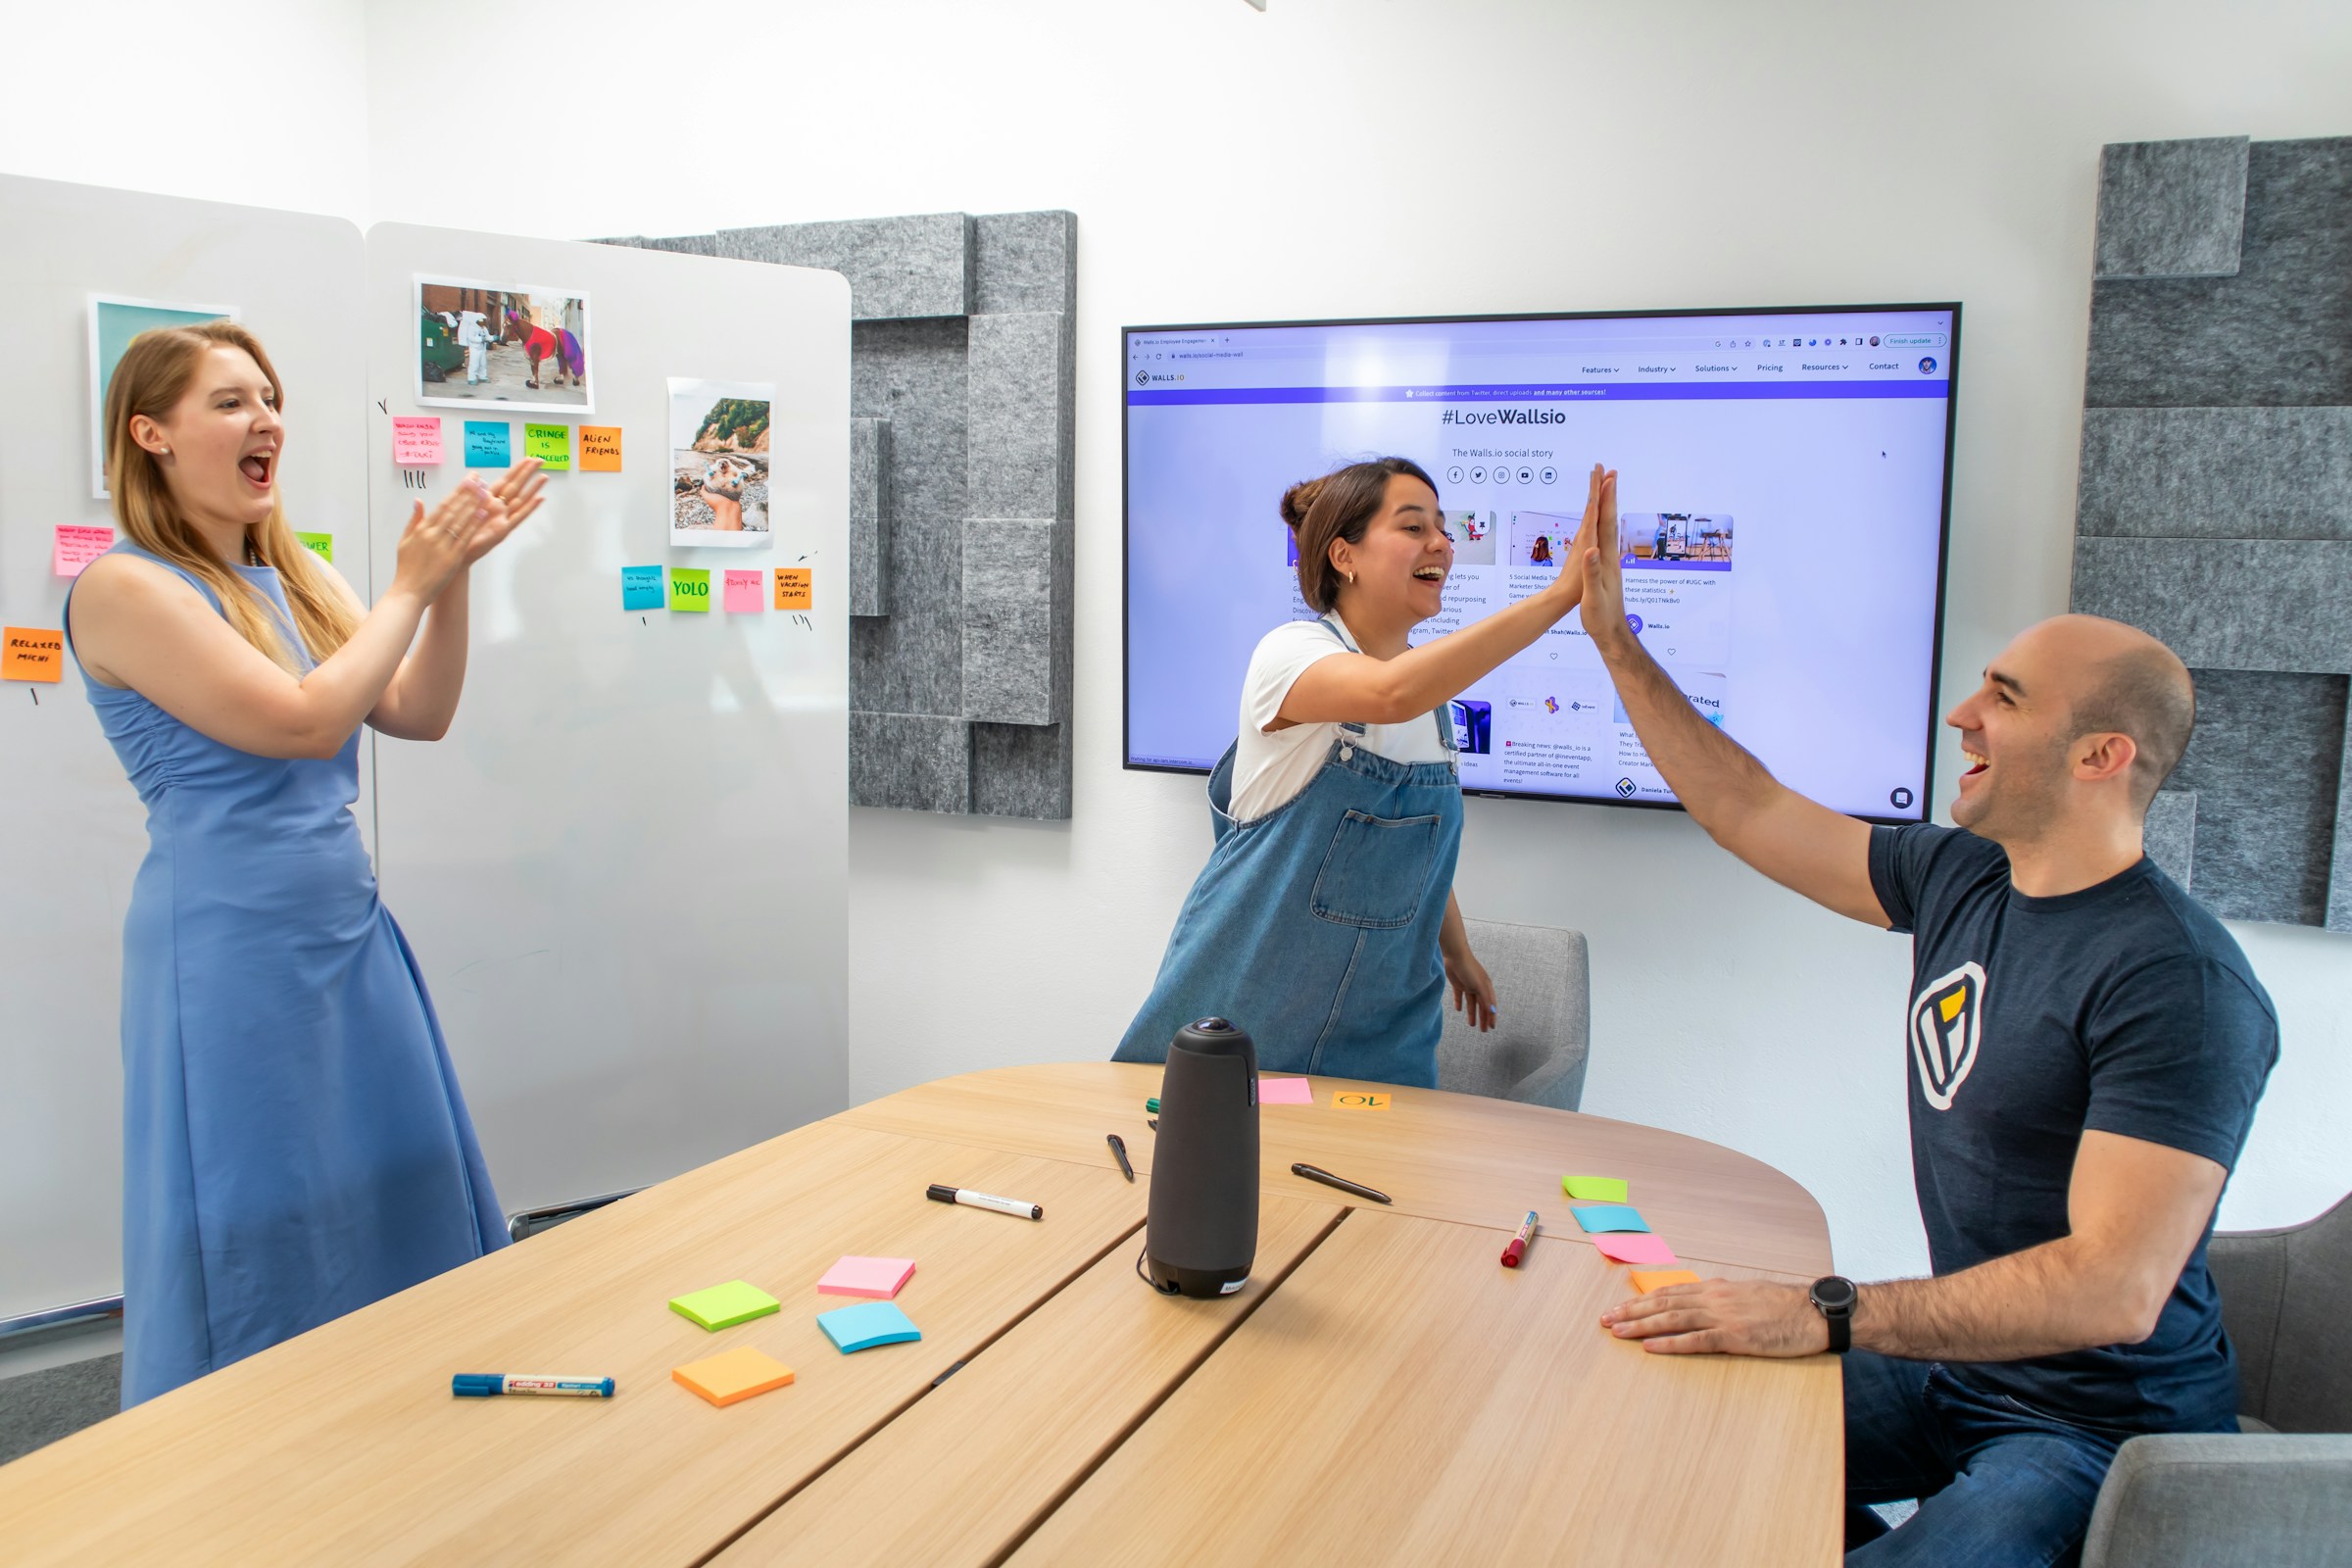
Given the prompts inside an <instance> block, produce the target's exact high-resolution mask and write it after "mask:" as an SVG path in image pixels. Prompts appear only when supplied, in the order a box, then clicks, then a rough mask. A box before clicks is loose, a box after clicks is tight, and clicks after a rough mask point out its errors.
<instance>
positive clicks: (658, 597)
mask: <svg viewBox="0 0 2352 1568" xmlns="http://www.w3.org/2000/svg"><path fill="white" fill-rule="evenodd" d="M620 608H621V609H623V610H660V609H661V608H662V568H661V567H660V566H623V567H621V568H620Z"/></svg>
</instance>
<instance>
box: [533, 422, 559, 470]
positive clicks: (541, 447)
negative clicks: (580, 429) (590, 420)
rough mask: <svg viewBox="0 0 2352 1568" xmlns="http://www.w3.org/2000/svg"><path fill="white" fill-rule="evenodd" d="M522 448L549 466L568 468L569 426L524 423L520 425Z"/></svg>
mask: <svg viewBox="0 0 2352 1568" xmlns="http://www.w3.org/2000/svg"><path fill="white" fill-rule="evenodd" d="M522 450H523V451H524V453H525V454H527V455H528V456H530V457H534V458H537V459H538V460H539V461H540V462H541V463H543V464H545V465H547V466H548V467H550V468H553V469H568V468H569V467H570V466H571V426H570V425H568V424H526V425H524V426H523V427H522Z"/></svg>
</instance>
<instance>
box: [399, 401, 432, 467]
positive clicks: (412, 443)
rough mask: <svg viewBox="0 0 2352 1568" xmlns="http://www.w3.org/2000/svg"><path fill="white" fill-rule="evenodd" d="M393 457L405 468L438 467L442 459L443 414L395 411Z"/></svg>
mask: <svg viewBox="0 0 2352 1568" xmlns="http://www.w3.org/2000/svg"><path fill="white" fill-rule="evenodd" d="M392 461H393V462H394V463H396V464H398V465H399V466H402V467H404V468H431V467H438V466H440V463H441V417H440V416H439V415H437V414H396V415H394V416H393V417H392Z"/></svg>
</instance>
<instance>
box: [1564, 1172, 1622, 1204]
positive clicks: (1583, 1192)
mask: <svg viewBox="0 0 2352 1568" xmlns="http://www.w3.org/2000/svg"><path fill="white" fill-rule="evenodd" d="M1560 1191H1561V1192H1563V1193H1566V1194H1567V1195H1568V1196H1569V1197H1570V1198H1580V1199H1583V1200H1584V1201H1587V1202H1590V1203H1622V1202H1624V1201H1625V1179H1624V1178H1623V1177H1620V1176H1563V1177H1561V1178H1560Z"/></svg>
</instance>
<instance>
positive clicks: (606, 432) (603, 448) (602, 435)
mask: <svg viewBox="0 0 2352 1568" xmlns="http://www.w3.org/2000/svg"><path fill="white" fill-rule="evenodd" d="M580 466H581V467H582V468H585V469H586V470H587V471H588V472H590V473H618V472H619V471H620V426H619V425H617V424H583V425H581V426H580Z"/></svg>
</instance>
